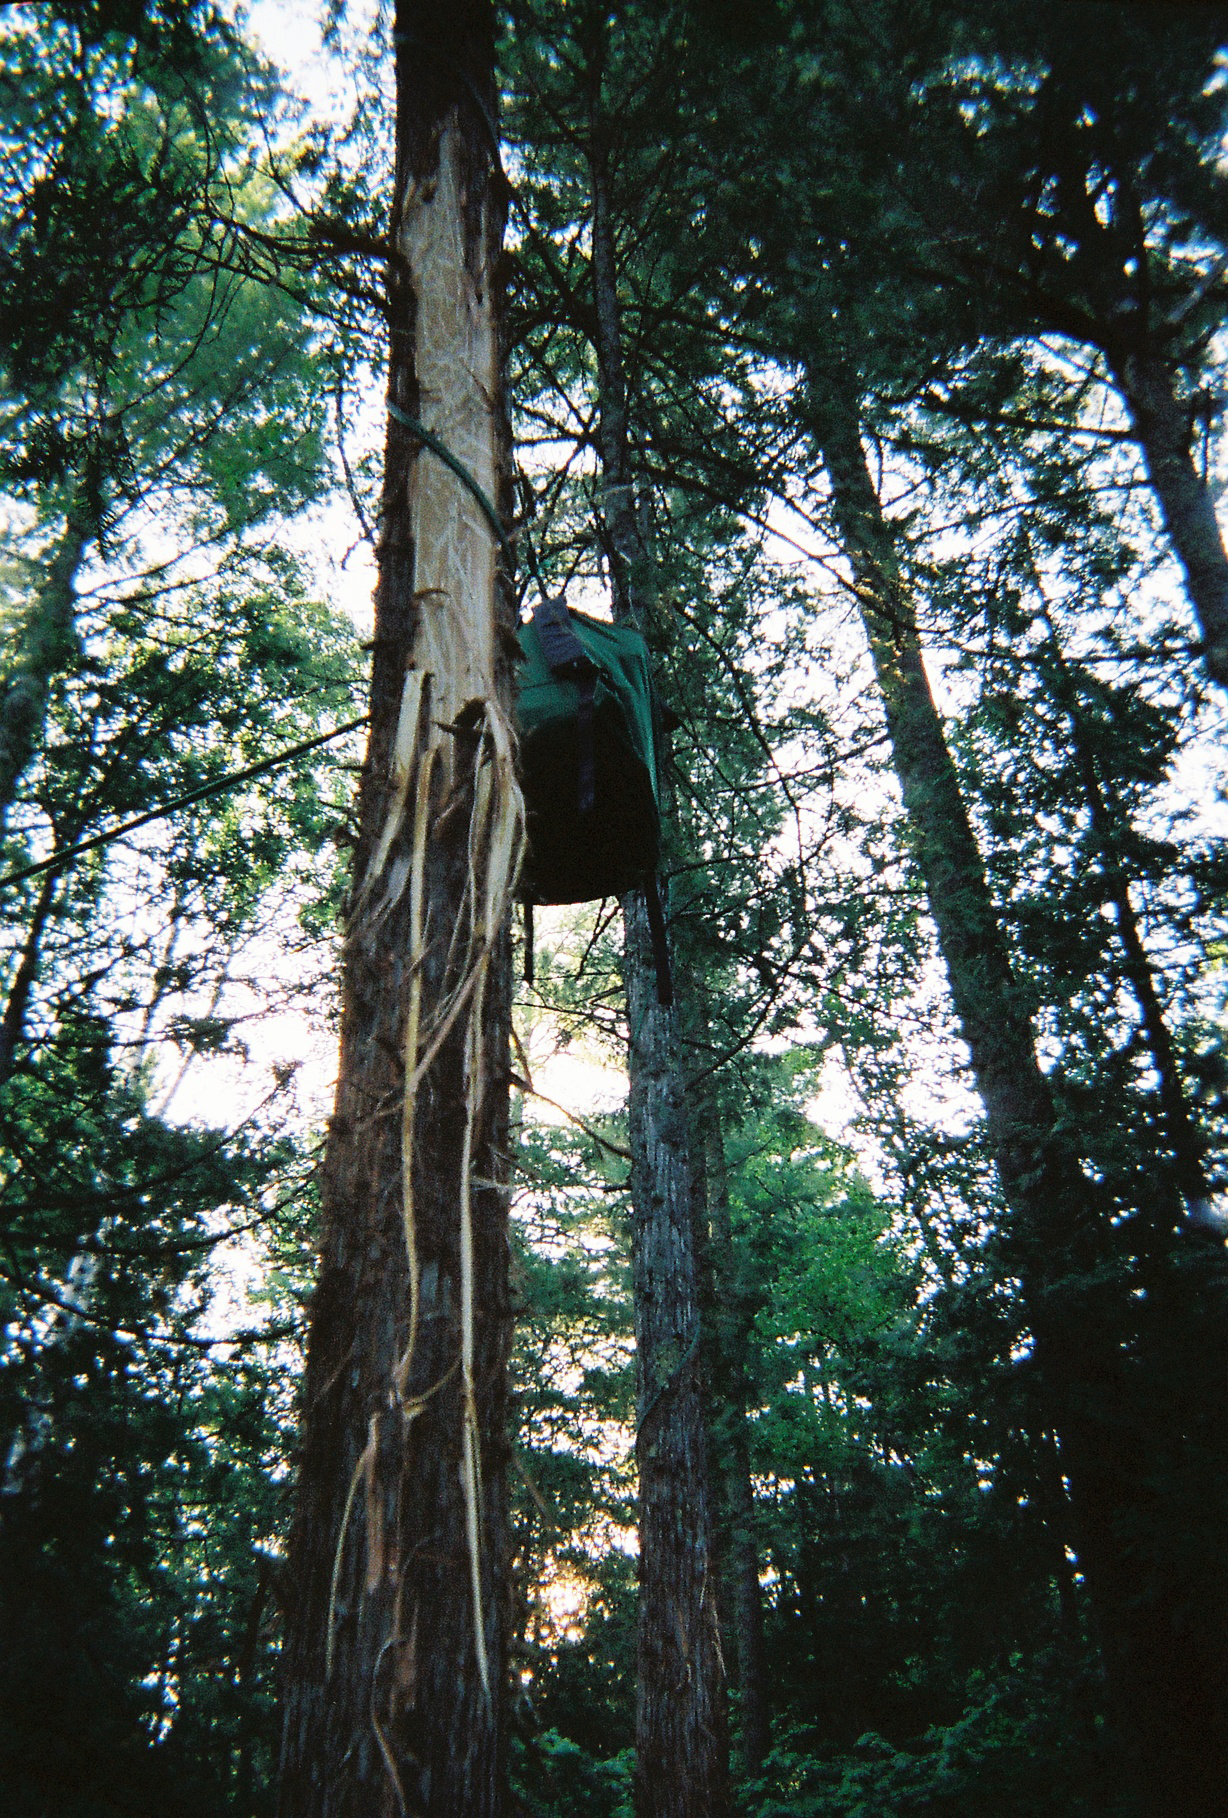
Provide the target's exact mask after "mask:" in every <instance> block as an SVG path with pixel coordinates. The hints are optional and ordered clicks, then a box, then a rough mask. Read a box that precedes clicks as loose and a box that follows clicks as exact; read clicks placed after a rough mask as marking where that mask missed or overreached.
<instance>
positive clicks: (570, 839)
mask: <svg viewBox="0 0 1228 1818" xmlns="http://www.w3.org/2000/svg"><path fill="white" fill-rule="evenodd" d="M571 623H572V628H573V629H574V631H575V635H576V637H577V638H578V639H579V641H580V643H581V644H582V645H583V647H584V651H585V653H586V654H587V656H588V657H589V658H590V660H591V661H592V663H593V666H594V669H595V671H596V674H595V678H594V692H593V767H594V779H593V782H594V789H593V794H594V803H593V809H592V812H591V813H590V814H586V815H584V816H581V814H580V812H579V796H580V789H579V774H580V732H579V706H580V690H579V687H578V685H577V683H576V682H575V681H573V680H571V679H570V678H564V677H560V676H555V675H553V674H552V673H551V670H550V667H549V665H548V664H547V662H546V659H545V657H544V656H543V654H542V649H541V644H540V641H539V639H538V635H537V631H536V628H535V627H534V625H533V622H532V620H530V621H528V622H527V623H526V624H524V625H522V626H521V627H520V631H519V638H520V651H521V656H522V658H523V662H522V665H521V670H520V699H519V706H518V710H517V721H518V726H519V732H520V761H521V779H522V782H523V785H524V792H525V803H526V807H527V811H528V831H529V851H528V858H527V860H526V864H525V870H524V874H523V880H522V893H523V894H524V896H525V897H526V898H527V899H528V900H529V901H531V902H535V903H583V902H588V901H590V900H592V899H594V898H597V897H604V896H621V895H622V894H623V893H624V892H625V891H627V890H629V889H631V888H632V886H633V885H636V884H642V883H644V881H645V879H646V878H647V877H649V876H651V874H652V873H653V872H654V871H655V870H656V868H657V863H658V860H659V858H660V845H661V814H660V805H659V801H660V775H659V762H660V757H659V752H660V726H661V709H660V705H659V703H658V701H657V697H656V692H655V690H654V688H653V683H652V671H651V668H650V665H649V660H648V647H647V645H646V644H645V642H644V640H643V638H642V637H641V635H640V633H639V632H638V631H634V630H632V629H631V628H630V627H629V626H623V625H610V624H606V623H604V622H603V621H601V620H599V619H590V618H587V617H586V616H585V615H584V614H583V613H579V612H572V613H571Z"/></svg>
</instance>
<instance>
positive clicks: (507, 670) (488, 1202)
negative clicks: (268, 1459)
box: [279, 0, 523, 1818]
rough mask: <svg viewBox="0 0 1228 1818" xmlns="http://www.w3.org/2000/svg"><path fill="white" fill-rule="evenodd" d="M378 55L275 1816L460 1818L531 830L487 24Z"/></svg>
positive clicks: (489, 1685) (482, 1632) (459, 9)
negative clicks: (363, 649)
mask: <svg viewBox="0 0 1228 1818" xmlns="http://www.w3.org/2000/svg"><path fill="white" fill-rule="evenodd" d="M395 41H396V71H397V144H396V173H395V193H394V203H393V216H392V228H391V248H392V250H391V253H390V258H389V263H388V273H389V277H388V318H389V327H390V345H389V368H388V404H389V412H390V421H389V426H388V436H387V445H386V453H385V480H384V496H383V519H382V525H381V533H380V544H379V563H380V578H379V586H378V591H377V596H376V627H375V645H374V651H375V655H374V663H373V673H372V682H371V735H370V749H369V753H368V758H367V763H366V766H365V770H364V777H363V788H362V801H361V827H360V836H359V843H358V848H357V853H356V870H355V893H354V901H353V905H352V913H351V926H350V934H349V941H348V947H347V958H346V973H345V983H344V1004H343V1013H342V1050H341V1071H340V1078H339V1083H338V1093H337V1105H336V1111H335V1114H334V1117H333V1121H332V1125H331V1131H330V1138H329V1147H328V1154H327V1160H326V1163H325V1170H324V1180H323V1202H324V1233H323V1255H322V1265H321V1274H320V1281H319V1286H318V1289H317V1293H316V1302H315V1310H314V1315H313V1321H312V1334H311V1345H310V1355H309V1362H308V1369H307V1377H306V1384H305V1392H304V1393H305V1405H304V1436H303V1447H302V1457H301V1465H300V1488H299V1510H298V1518H297V1523H296V1527H295V1531H294V1537H293V1540H292V1544H291V1550H290V1579H291V1583H292V1585H293V1587H294V1597H293V1606H292V1609H291V1611H290V1614H289V1619H288V1634H287V1658H286V1673H285V1742H284V1750H283V1758H282V1778H281V1793H280V1807H279V1809H280V1811H281V1812H282V1814H283V1818H308V1814H312V1815H317V1818H324V1815H325V1814H328V1815H329V1818H341V1815H342V1814H347V1815H353V1818H357V1814H359V1813H362V1814H367V1813H370V1812H371V1811H374V1810H379V1811H386V1812H389V1813H393V1812H397V1811H413V1812H422V1813H430V1814H435V1815H437V1818H445V1815H447V1818H454V1815H455V1814H457V1813H461V1812H463V1813H466V1814H472V1815H473V1818H481V1815H483V1814H494V1813H497V1812H498V1811H500V1810H501V1808H502V1799H503V1772H504V1763H503V1728H502V1724H503V1719H502V1711H503V1678H504V1671H505V1607H504V1606H505V1487H506V1486H505V1475H506V1461H507V1439H506V1433H505V1424H506V1389H505V1377H506V1360H507V1350H508V1344H509V1338H510V1305H509V1295H508V1281H507V1235H506V1219H507V1187H506V1185H505V1182H506V1179H507V1153H506V1149H507V1131H506V1123H507V1081H508V1037H509V1021H508V1018H509V989H510V949H509V942H508V934H507V910H508V905H509V900H510V892H511V888H512V886H513V884H514V881H515V875H516V869H517V865H518V860H519V851H520V844H521V839H522V823H523V813H522V808H521V803H520V797H519V791H518V788H517V785H516V781H515V775H514V767H513V753H512V735H511V730H510V719H509V714H510V703H511V652H512V650H513V649H514V645H513V643H512V640H511V636H510V629H511V618H510V611H509V604H508V596H507V593H506V586H507V578H506V576H504V575H501V574H500V567H499V561H500V547H499V540H498V536H497V532H496V528H495V527H493V526H492V524H491V523H490V522H489V521H488V517H487V512H490V513H492V514H493V512H494V509H495V507H494V504H493V503H492V501H494V500H496V499H499V498H500V497H501V496H502V494H503V491H504V483H505V473H506V460H505V436H506V431H505V425H504V420H503V415H502V404H501V395H502V393H501V345H500V273H499V252H500V245H501V239H502V230H503V210H504V180H503V177H502V174H501V172H500V169H499V165H498V153H497V145H496V144H495V142H494V139H493V126H492V120H493V113H494V87H493V10H492V8H491V6H490V5H489V4H487V3H486V0H464V3H463V4H459V5H458V4H455V3H453V0H402V4H401V5H400V6H399V7H398V9H397V14H396V40H395ZM423 420H425V423H426V425H427V427H428V429H429V431H430V433H431V435H432V436H433V437H438V438H439V440H440V443H441V445H442V446H445V447H446V449H447V450H448V451H449V453H450V455H451V457H452V459H453V460H455V461H456V462H458V463H459V464H460V465H461V466H462V468H463V469H464V472H465V474H466V475H467V482H466V481H463V480H462V479H461V478H460V477H458V475H457V474H456V473H455V472H454V471H453V470H452V469H451V468H450V467H449V466H448V465H447V464H445V463H444V462H443V461H442V460H441V459H440V458H439V457H438V456H437V454H436V453H435V452H433V451H428V450H427V448H426V447H425V446H424V444H423V442H422V441H421V440H420V439H419V437H418V436H417V434H416V430H415V425H416V424H419V423H421V422H422V421H423ZM483 501H485V503H483Z"/></svg>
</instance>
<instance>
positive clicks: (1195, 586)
mask: <svg viewBox="0 0 1228 1818" xmlns="http://www.w3.org/2000/svg"><path fill="white" fill-rule="evenodd" d="M1110 363H1111V365H1112V368H1113V376H1114V378H1115V379H1116V381H1117V385H1118V388H1119V390H1120V391H1121V395H1122V397H1123V398H1124V399H1125V402H1126V407H1127V409H1128V410H1129V412H1130V416H1131V419H1132V421H1133V424H1134V432H1135V434H1136V436H1137V437H1138V441H1139V446H1140V447H1141V449H1142V451H1143V459H1144V460H1145V462H1146V464H1147V476H1148V478H1149V479H1150V481H1151V485H1152V490H1153V491H1154V492H1155V495H1156V498H1157V500H1158V501H1159V505H1160V512H1161V515H1162V516H1163V519H1164V528H1165V529H1166V530H1167V532H1168V535H1169V539H1170V541H1171V543H1172V546H1173V548H1174V549H1175V550H1176V552H1177V557H1178V560H1179V561H1180V563H1181V566H1182V568H1183V569H1184V571H1185V586H1186V592H1187V594H1188V595H1189V599H1190V604H1191V605H1192V606H1193V608H1194V613H1195V616H1196V618H1197V620H1198V624H1199V627H1200V629H1201V631H1202V645H1203V659H1204V661H1205V663H1206V666H1207V674H1208V675H1209V676H1210V677H1211V679H1212V681H1213V682H1218V683H1219V685H1220V687H1221V688H1228V553H1225V550H1224V539H1223V537H1222V536H1221V534H1220V527H1219V522H1218V520H1217V518H1216V515H1215V506H1214V503H1213V502H1212V499H1211V494H1210V492H1209V491H1208V489H1207V487H1206V485H1205V484H1204V483H1203V481H1202V480H1200V479H1199V477H1198V472H1197V469H1196V468H1195V466H1194V460H1193V455H1192V452H1191V447H1190V442H1191V424H1190V417H1189V410H1188V407H1187V406H1185V405H1184V404H1182V402H1181V401H1180V399H1179V398H1178V397H1177V394H1176V392H1175V391H1174V389H1173V378H1172V372H1171V370H1170V368H1169V367H1168V366H1167V365H1166V364H1165V362H1164V361H1163V360H1162V359H1160V358H1159V357H1158V355H1156V354H1154V353H1152V352H1149V351H1144V352H1138V351H1132V352H1124V353H1120V354H1111V355H1110Z"/></svg>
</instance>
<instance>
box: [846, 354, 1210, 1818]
mask: <svg viewBox="0 0 1228 1818" xmlns="http://www.w3.org/2000/svg"><path fill="white" fill-rule="evenodd" d="M814 385H815V395H816V406H815V418H814V425H813V427H814V433H815V438H816V441H817V442H818V444H819V447H820V449H821V452H822V455H823V459H824V464H825V466H826V469H827V473H828V477H829V481H830V485H831V493H832V507H833V517H834V519H835V523H836V528H837V533H838V535H839V538H840V541H841V544H842V546H843V549H844V553H845V556H846V558H847V560H848V562H849V565H850V568H851V570H852V575H853V582H854V588H855V592H856V596H857V600H858V604H859V607H860V610H861V616H862V621H863V624H864V626H865V630H866V635H867V638H868V640H869V644H870V649H871V652H872V655H873V659H874V666H875V671H876V674H877V677H878V682H879V687H880V691H881V695H882V700H883V705H884V711H885V716H886V721H887V728H888V733H889V737H890V741H891V749H892V756H893V762H894V768H895V771H896V775H897V777H898V780H899V784H900V789H901V793H902V796H903V801H904V807H905V811H906V814H907V817H908V825H909V833H910V839H911V841H912V847H913V852H914V856H915V859H916V862H917V866H918V869H919V870H920V873H921V876H922V878H923V880H924V882H925V887H926V893H927V897H928V900H929V906H930V911H931V914H932V915H933V918H934V922H935V925H936V929H937V933H938V940H939V945H940V948H941V951H942V955H943V959H944V962H945V965H946V971H947V976H948V980H949V982H950V988H951V995H952V999H953V1002H954V1006H955V1010H956V1014H957V1016H958V1018H959V1022H960V1026H961V1029H962V1032H963V1036H964V1039H965V1041H966V1042H967V1044H968V1048H969V1051H970V1055H971V1060H972V1068H973V1073H974V1076H975V1079H976V1084H977V1088H978V1091H979V1093H980V1097H981V1101H982V1103H983V1105H984V1108H985V1118H986V1130H987V1135H988V1139H989V1144H990V1148H991V1150H992V1152H993V1155H994V1158H995V1161H996V1164H997V1169H998V1174H999V1178H1000V1181H1001V1185H1002V1192H1003V1197H1004V1199H1005V1201H1006V1205H1007V1209H1008V1215H1009V1216H1008V1226H1007V1229H1006V1231H1005V1233H1004V1251H1005V1255H1006V1258H1007V1262H1008V1266H1009V1267H1010V1268H1011V1271H1012V1272H1013V1273H1015V1274H1016V1275H1017V1276H1018V1278H1019V1279H1020V1281H1021V1283H1022V1289H1023V1299H1024V1307H1025V1311H1026V1315H1027V1319H1028V1323H1029V1325H1030V1327H1031V1330H1032V1335H1033V1339H1034V1343H1035V1356H1034V1365H1033V1377H1034V1392H1035V1395H1036V1398H1037V1404H1038V1412H1039V1414H1040V1416H1041V1421H1042V1424H1043V1425H1045V1426H1051V1427H1052V1428H1053V1429H1054V1430H1055V1431H1056V1433H1057V1435H1058V1439H1059V1443H1060V1450H1061V1461H1062V1470H1063V1472H1064V1474H1065V1476H1066V1478H1067V1479H1068V1481H1069V1485H1070V1494H1071V1503H1072V1515H1073V1526H1074V1531H1075V1533H1076V1536H1077V1541H1078V1547H1079V1554H1080V1568H1081V1570H1082V1571H1083V1572H1084V1573H1085V1574H1086V1578H1087V1583H1088V1588H1089V1591H1090V1593H1091V1598H1092V1604H1093V1608H1094V1610H1095V1613H1096V1617H1097V1626H1098V1629H1099V1633H1100V1636H1101V1640H1102V1644H1103V1648H1104V1656H1105V1666H1106V1671H1107V1674H1108V1679H1109V1685H1110V1692H1111V1695H1112V1699H1113V1704H1114V1708H1115V1713H1116V1718H1117V1731H1118V1736H1119V1739H1120V1742H1121V1745H1122V1750H1123V1753H1124V1755H1125V1757H1126V1758H1127V1759H1128V1760H1129V1762H1130V1764H1131V1771H1132V1776H1133V1778H1134V1781H1135V1784H1136V1787H1137V1790H1138V1792H1139V1793H1140V1795H1141V1798H1142V1807H1141V1809H1142V1811H1143V1812H1144V1813H1145V1814H1146V1818H1189V1814H1191V1813H1194V1812H1210V1811H1216V1810H1220V1809H1222V1803H1223V1787H1224V1784H1225V1779H1226V1777H1228V1708H1226V1705H1228V1701H1226V1700H1225V1698H1224V1691H1223V1688H1224V1685H1225V1683H1228V1625H1226V1624H1225V1620H1224V1619H1225V1613H1226V1611H1228V1587H1226V1586H1225V1574H1224V1569H1223V1562H1222V1558H1221V1557H1220V1555H1221V1553H1222V1545H1221V1541H1222V1537H1221V1536H1220V1535H1219V1534H1218V1533H1217V1531H1216V1530H1217V1527H1218V1522H1219V1513H1220V1511H1221V1510H1222V1507H1223V1482H1224V1463H1225V1460H1224V1437H1223V1430H1222V1423H1223V1397H1224V1389H1225V1386H1226V1382H1225V1346H1224V1329H1223V1327H1224V1321H1223V1282H1222V1276H1223V1257H1222V1246H1211V1245H1209V1244H1207V1242H1206V1240H1205V1239H1204V1238H1201V1237H1200V1236H1199V1235H1198V1234H1197V1233H1196V1232H1193V1231H1191V1229H1190V1228H1189V1224H1188V1221H1187V1224H1186V1226H1185V1228H1184V1229H1183V1230H1182V1231H1181V1233H1180V1235H1178V1232H1177V1229H1176V1218H1177V1216H1179V1208H1177V1206H1176V1201H1175V1199H1173V1200H1170V1201H1169V1202H1167V1203H1166V1204H1165V1205H1163V1206H1161V1207H1160V1208H1158V1209H1156V1208H1148V1207H1140V1208H1139V1215H1138V1216H1139V1225H1138V1237H1137V1239H1136V1242H1137V1244H1138V1252H1139V1261H1138V1266H1137V1271H1136V1273H1137V1277H1138V1279H1139V1282H1140V1283H1141V1285H1142V1287H1143V1298H1142V1300H1141V1301H1140V1300H1138V1299H1136V1298H1135V1297H1134V1293H1133V1291H1132V1289H1131V1286H1130V1277H1129V1276H1128V1275H1127V1276H1126V1277H1125V1278H1124V1279H1123V1276H1122V1273H1121V1269H1120V1265H1119V1264H1117V1263H1114V1261H1113V1258H1114V1256H1115V1255H1116V1254H1117V1252H1116V1250H1115V1245H1116V1243H1117V1239H1116V1238H1115V1236H1114V1234H1113V1231H1112V1229H1111V1224H1110V1213H1111V1208H1109V1207H1106V1206H1104V1205H1102V1204H1101V1203H1100V1201H1099V1197H1098V1194H1097V1191H1096V1188H1095V1185H1094V1183H1093V1182H1092V1181H1091V1180H1090V1179H1089V1178H1088V1177H1087V1176H1086V1175H1085V1174H1084V1172H1083V1169H1082V1167H1081V1166H1080V1164H1079V1160H1078V1153H1077V1149H1076V1148H1075V1146H1074V1139H1073V1137H1071V1135H1070V1134H1069V1132H1068V1131H1067V1130H1066V1129H1065V1128H1064V1127H1063V1125H1062V1122H1061V1120H1060V1117H1059V1112H1058V1107H1057V1105H1056V1104H1055V1101H1054V1097H1053V1093H1052V1090H1051V1087H1050V1084H1049V1081H1048V1080H1047V1078H1046V1077H1045V1075H1044V1073H1043V1072H1042V1070H1041V1068H1040V1066H1039V1064H1038V1062H1037V1058H1036V1049H1035V1043H1034V1039H1033V1034H1032V1029H1031V1024H1030V1016H1029V1011H1028V1006H1027V1002H1026V999H1025V997H1024V995H1023V993H1022V991H1021V989H1020V987H1019V984H1018V981H1017V980H1016V979H1015V977H1014V975H1013V972H1012V967H1011V964H1010V959H1009V954H1008V950H1007V946H1006V941H1005V937H1004V934H1003V931H1002V929H1001V926H1000V924H999V922H998V919H997V915H996V912H995V909H994V904H993V900H992V897H991V894H990V890H989V886H988V881H987V878H986V875H985V869H984V865H983V863H982V860H981V855H980V852H979V849H978V846H977V842H976V838H975V835H974V832H973V829H972V825H971V823H970V820H969V817H968V813H967V809H966V806H965V804H964V801H963V798H962V795H961V792H960V787H959V782H958V778H957V775H956V772H955V768H954V765H953V763H952V760H951V756H950V753H949V751H948V748H947V745H946V740H945V735H944V732H943V727H942V722H941V719H940V717H939V715H938V711H937V709H936V707H935V704H934V699H933V695H932V693H931V691H930V686H929V681H928V678H927V676H926V673H925V665H924V661H923V656H922V647H921V640H920V636H919V634H918V629H917V621H916V616H915V612H914V609H913V605H912V601H911V599H910V597H909V594H908V590H907V587H906V584H905V582H904V580H903V577H902V575H901V571H900V567H899V564H898V560H897V556H896V551H895V544H894V537H893V534H892V530H891V527H890V525H889V524H888V523H887V521H886V519H885V518H884V516H883V513H882V510H881V506H880V503H879V499H878V496H877V493H876V491H875V489H874V485H873V482H872V480H871V477H870V473H869V469H868V466H867V463H866V459H865V454H864V451H863V448H862V443H861V438H860V431H859V423H858V413H857V404H856V400H855V396H854V395H853V392H852V387H851V384H850V382H849V380H848V379H847V377H846V376H845V375H843V374H842V373H840V372H838V371H833V370H832V369H830V368H826V367H825V368H824V369H823V370H822V371H821V373H820V372H818V371H816V373H815V375H814ZM1126 947H1127V961H1128V962H1129V961H1130V960H1131V959H1132V958H1133V957H1134V956H1133V955H1132V954H1131V951H1130V947H1129V942H1128V940H1127V942H1126Z"/></svg>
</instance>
